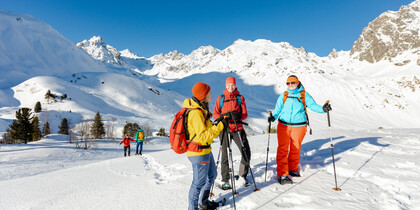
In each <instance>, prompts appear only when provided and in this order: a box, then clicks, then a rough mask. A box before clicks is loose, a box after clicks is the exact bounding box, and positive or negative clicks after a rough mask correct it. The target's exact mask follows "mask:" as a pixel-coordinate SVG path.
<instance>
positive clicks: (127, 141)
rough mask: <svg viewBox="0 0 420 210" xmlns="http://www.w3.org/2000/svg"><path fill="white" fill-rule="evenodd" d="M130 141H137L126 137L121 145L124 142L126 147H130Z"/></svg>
mask: <svg viewBox="0 0 420 210" xmlns="http://www.w3.org/2000/svg"><path fill="white" fill-rule="evenodd" d="M130 141H135V140H134V139H132V138H130V137H128V138H126V137H124V138H123V140H121V142H120V144H121V143H123V142H124V147H128V146H129V145H130Z"/></svg>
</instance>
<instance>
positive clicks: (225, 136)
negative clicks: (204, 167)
mask: <svg viewBox="0 0 420 210" xmlns="http://www.w3.org/2000/svg"><path fill="white" fill-rule="evenodd" d="M239 134H240V135H241V138H242V142H243V144H244V148H242V145H241V140H240V139H239ZM219 139H220V141H221V144H222V161H221V162H220V164H221V168H222V172H221V174H222V182H228V181H229V180H230V177H229V158H228V155H229V154H228V140H229V144H230V147H231V148H232V139H233V141H234V142H235V144H236V146H238V148H239V151H241V155H242V158H241V164H240V165H239V174H235V175H239V176H242V177H244V178H246V176H247V174H248V170H249V165H250V161H251V149H250V148H249V143H248V139H247V138H246V133H245V131H244V130H239V132H236V131H234V132H228V131H222V132H220V134H219ZM232 155H233V154H232Z"/></svg>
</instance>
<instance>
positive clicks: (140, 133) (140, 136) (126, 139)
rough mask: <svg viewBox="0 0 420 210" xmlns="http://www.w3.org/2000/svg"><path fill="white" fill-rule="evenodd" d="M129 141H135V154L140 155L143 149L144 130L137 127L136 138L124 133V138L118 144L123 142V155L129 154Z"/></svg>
mask: <svg viewBox="0 0 420 210" xmlns="http://www.w3.org/2000/svg"><path fill="white" fill-rule="evenodd" d="M130 141H134V142H137V145H136V155H142V154H141V152H142V151H143V142H144V131H143V130H142V129H141V128H140V127H139V128H138V130H137V132H136V140H134V139H132V138H130V137H129V136H128V134H124V138H123V139H122V140H121V142H120V145H121V144H122V143H124V157H126V156H127V151H128V156H130V151H131V148H130Z"/></svg>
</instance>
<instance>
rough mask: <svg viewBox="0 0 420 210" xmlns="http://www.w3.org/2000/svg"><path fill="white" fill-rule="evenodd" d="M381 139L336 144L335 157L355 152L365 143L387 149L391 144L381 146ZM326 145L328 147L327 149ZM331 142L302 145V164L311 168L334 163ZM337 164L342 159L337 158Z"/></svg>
mask: <svg viewBox="0 0 420 210" xmlns="http://www.w3.org/2000/svg"><path fill="white" fill-rule="evenodd" d="M342 138H345V136H339V137H334V138H333V142H334V140H337V139H342ZM380 138H381V137H364V138H355V139H348V140H344V141H339V142H334V155H338V154H341V153H343V152H346V151H351V150H354V149H355V148H356V147H357V146H359V145H361V144H362V143H364V142H367V143H369V144H371V145H375V146H378V147H387V146H389V144H381V143H379V142H378V140H379V139H380ZM324 145H328V146H327V147H326V146H324ZM330 145H331V141H330V139H329V138H325V139H316V140H313V141H310V142H308V143H305V144H302V148H301V158H300V164H301V165H302V167H303V166H305V165H309V166H310V167H311V168H319V167H325V166H327V165H329V164H331V163H332V153H331V147H330ZM335 161H336V162H339V161H340V158H339V157H338V158H335Z"/></svg>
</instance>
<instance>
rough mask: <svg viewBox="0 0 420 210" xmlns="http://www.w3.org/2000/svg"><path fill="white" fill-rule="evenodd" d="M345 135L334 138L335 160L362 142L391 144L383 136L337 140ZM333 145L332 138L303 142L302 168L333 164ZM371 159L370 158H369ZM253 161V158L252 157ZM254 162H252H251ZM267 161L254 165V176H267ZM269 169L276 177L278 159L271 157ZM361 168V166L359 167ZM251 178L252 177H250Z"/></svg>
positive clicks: (272, 181)
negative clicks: (331, 143)
mask: <svg viewBox="0 0 420 210" xmlns="http://www.w3.org/2000/svg"><path fill="white" fill-rule="evenodd" d="M343 138H345V136H338V137H334V138H333V142H334V155H335V162H336V163H337V162H339V161H340V159H341V158H340V157H336V155H338V154H341V153H343V152H346V151H351V150H354V149H355V148H356V147H357V146H359V145H360V144H362V143H363V142H367V143H369V144H371V145H375V146H379V147H382V148H383V147H387V146H389V144H381V143H379V142H378V140H379V139H380V138H381V137H365V138H355V139H348V140H343V141H340V142H335V141H336V140H338V139H343ZM276 149H277V148H273V149H271V151H274V152H276ZM331 155H332V154H331V147H330V139H329V138H325V139H316V140H313V141H310V142H307V143H304V144H302V147H301V159H300V164H301V166H302V168H304V167H305V166H309V167H310V168H324V167H326V166H327V165H330V164H332V156H331ZM368 161H369V160H368ZM251 162H252V158H251ZM251 164H252V163H251ZM265 164H266V163H265V161H264V162H260V163H258V164H255V165H252V170H253V173H254V177H265ZM267 165H268V171H272V172H273V173H274V177H276V166H277V164H276V159H271V160H269V162H268V164H267ZM358 170H360V168H359V169H358ZM249 178H250V177H249ZM273 183H276V184H277V180H276V179H275V178H273V177H271V178H270V177H267V182H264V183H258V181H257V185H258V187H259V188H264V187H267V186H269V185H271V184H273Z"/></svg>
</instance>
